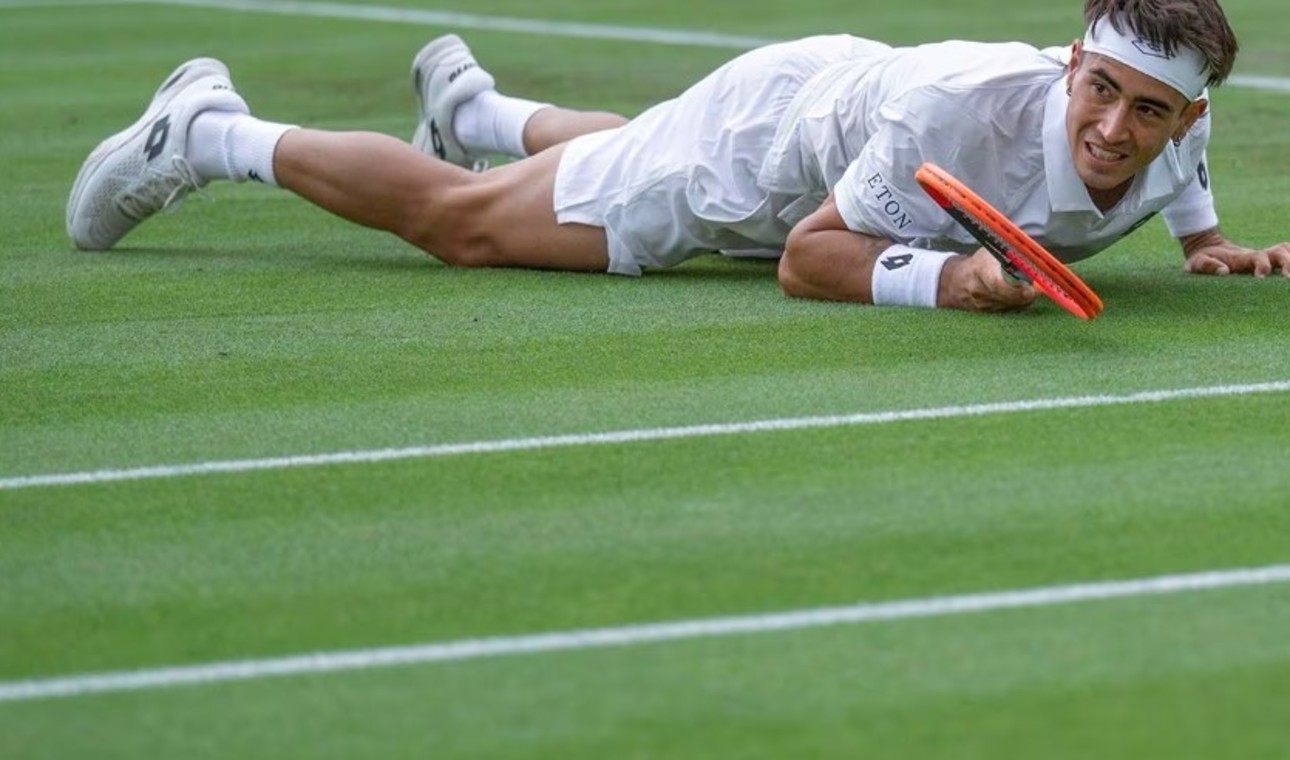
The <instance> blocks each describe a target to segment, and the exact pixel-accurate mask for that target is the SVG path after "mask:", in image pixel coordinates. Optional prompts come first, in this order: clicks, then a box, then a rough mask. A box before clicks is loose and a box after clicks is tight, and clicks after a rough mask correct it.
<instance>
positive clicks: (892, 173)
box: [833, 109, 955, 245]
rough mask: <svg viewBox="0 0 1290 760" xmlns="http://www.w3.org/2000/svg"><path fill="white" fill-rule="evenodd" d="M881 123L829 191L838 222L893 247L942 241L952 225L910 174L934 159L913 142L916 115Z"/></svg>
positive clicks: (899, 116)
mask: <svg viewBox="0 0 1290 760" xmlns="http://www.w3.org/2000/svg"><path fill="white" fill-rule="evenodd" d="M903 111H904V113H902V114H899V115H894V118H885V119H884V120H883V123H882V125H881V126H880V128H879V129H878V130H877V131H876V132H875V133H874V135H873V136H872V137H871V138H870V139H869V140H868V141H867V142H866V143H865V145H864V147H863V148H861V150H860V154H859V155H858V156H857V157H856V158H855V160H853V161H852V162H851V163H850V165H848V166H847V170H846V172H845V173H844V174H843V175H842V178H841V179H840V180H839V181H838V183H837V184H836V185H835V186H834V187H833V197H834V201H835V202H836V203H837V206H838V212H839V213H840V214H841V216H842V220H843V221H844V222H846V225H847V227H848V228H849V229H851V230H852V231H853V232H860V233H863V234H866V235H873V236H875V237H881V238H885V239H887V240H891V241H893V242H896V243H903V244H915V245H916V244H917V241H919V240H927V239H934V238H941V237H945V236H946V234H947V233H948V232H949V231H950V228H952V227H954V226H955V225H954V223H953V220H952V219H950V217H949V216H948V215H947V214H946V213H945V212H944V210H942V209H941V208H940V207H939V206H937V205H936V203H935V202H934V201H933V200H932V199H931V198H930V197H929V196H928V195H927V194H926V193H925V192H923V189H922V187H921V186H919V184H918V181H917V180H916V179H914V174H915V173H916V172H917V171H918V167H919V166H921V165H922V164H923V162H924V161H927V160H934V158H935V157H934V156H927V155H925V153H924V149H923V147H922V144H923V143H925V142H926V140H919V139H917V138H916V131H917V129H918V125H917V123H915V122H913V121H911V120H910V119H909V118H907V116H906V115H907V114H909V113H918V110H916V109H915V110H912V111H911V110H910V109H903Z"/></svg>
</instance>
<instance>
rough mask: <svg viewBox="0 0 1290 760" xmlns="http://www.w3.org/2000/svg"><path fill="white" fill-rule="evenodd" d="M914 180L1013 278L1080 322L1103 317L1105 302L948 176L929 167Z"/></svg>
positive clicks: (980, 199)
mask: <svg viewBox="0 0 1290 760" xmlns="http://www.w3.org/2000/svg"><path fill="white" fill-rule="evenodd" d="M914 178H915V179H917V180H918V184H920V185H922V187H923V190H924V191H925V192H926V193H927V194H928V195H929V196H931V198H932V200H934V201H936V205H938V206H940V207H941V208H943V209H945V212H946V213H947V214H949V215H950V216H951V217H953V218H954V221H956V222H958V223H959V224H960V225H962V226H963V229H965V230H967V231H968V232H970V233H971V234H972V237H974V238H976V239H977V242H979V243H980V244H981V246H982V247H983V248H985V249H986V250H987V251H989V252H990V253H992V254H994V257H995V258H996V259H998V260H999V263H1000V264H1001V265H1002V266H1003V270H1004V271H1005V272H1007V273H1008V274H1009V275H1011V276H1012V277H1015V278H1017V279H1025V280H1028V281H1029V282H1031V283H1032V284H1033V285H1034V286H1035V287H1036V288H1037V289H1038V290H1039V292H1040V293H1043V294H1044V295H1046V296H1048V297H1049V298H1051V299H1053V300H1054V301H1056V302H1057V303H1058V305H1060V306H1061V307H1062V308H1064V309H1066V311H1069V312H1070V313H1071V314H1074V315H1075V316H1077V317H1079V318H1080V319H1093V318H1095V317H1096V316H1097V315H1098V314H1101V313H1102V299H1100V298H1098V297H1097V294H1096V293H1094V292H1093V289H1092V288H1090V287H1089V286H1088V285H1086V284H1084V281H1083V280H1081V279H1080V278H1079V276H1078V275H1076V274H1075V273H1074V272H1072V271H1071V270H1070V269H1068V268H1067V267H1066V265H1065V264H1063V263H1062V262H1061V261H1059V260H1058V259H1057V258H1056V257H1054V256H1053V255H1052V254H1051V253H1049V252H1048V251H1046V250H1044V247H1043V246H1042V245H1040V244H1039V243H1037V242H1035V240H1034V238H1032V237H1030V236H1029V235H1027V234H1026V233H1025V232H1022V230H1021V228H1020V227H1018V226H1017V225H1015V224H1013V223H1012V221H1010V220H1009V219H1008V217H1006V216H1004V215H1003V214H1000V213H999V212H998V211H996V210H995V209H994V207H993V206H991V205H990V204H989V203H986V202H985V200H983V199H982V198H981V196H979V195H977V194H976V193H974V192H972V191H971V190H969V189H968V188H967V186H966V185H964V184H963V183H962V182H959V181H958V180H957V179H955V178H954V177H953V176H951V175H950V173H949V172H947V171H945V170H944V169H942V168H940V167H939V166H936V165H935V164H931V163H924V164H923V165H922V166H921V167H919V169H918V172H917V173H915V174H914Z"/></svg>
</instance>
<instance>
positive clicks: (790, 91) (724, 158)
mask: <svg viewBox="0 0 1290 760" xmlns="http://www.w3.org/2000/svg"><path fill="white" fill-rule="evenodd" d="M873 44H874V43H871V42H868V41H867V40H861V39H859V38H856V37H850V36H846V35H832V36H824V37H810V38H807V39H803V40H798V41H796V42H788V43H782V44H777V45H771V46H768V47H764V48H759V49H757V50H754V51H751V52H749V53H745V54H744V55H741V56H739V57H738V58H736V59H734V60H733V61H731V62H729V63H727V64H726V65H724V66H722V67H721V68H719V69H717V70H716V71H715V72H713V73H712V74H710V75H708V76H707V77H705V78H704V79H703V80H702V81H700V82H699V83H698V84H696V85H694V86H693V87H691V88H690V89H689V90H686V91H685V92H684V93H682V94H681V95H680V96H679V97H677V98H676V99H674V100H670V101H667V102H665V103H661V104H659V105H657V106H654V107H653V108H651V109H649V110H648V111H646V112H645V113H643V114H641V115H640V116H638V117H637V118H636V119H633V120H632V121H631V122H630V123H629V124H627V125H625V126H623V127H619V128H618V129H613V130H607V131H604V132H596V133H593V134H589V135H584V136H582V137H579V138H576V139H574V140H573V141H571V142H570V143H569V144H568V146H567V147H566V148H565V151H564V155H563V156H561V158H560V166H559V168H558V170H557V172H556V178H555V214H556V219H557V221H559V222H560V223H561V224H567V223H577V224H587V225H592V226H596V227H603V228H604V230H605V233H606V235H607V237H608V240H609V271H610V272H613V273H616V274H625V275H639V274H640V273H641V270H642V269H647V268H662V267H669V266H674V265H676V264H679V263H681V262H682V261H685V260H686V259H689V258H692V257H694V256H696V255H699V254H702V253H707V252H711V251H716V250H732V251H733V250H750V249H763V250H765V249H769V250H771V251H782V250H783V246H784V241H785V239H786V238H787V236H788V231H789V229H790V225H789V224H788V223H787V222H785V221H783V220H782V219H780V218H779V214H780V212H781V211H783V208H782V207H783V206H784V205H785V204H786V203H788V202H791V201H793V200H795V198H793V197H787V198H782V197H776V196H772V195H771V194H769V193H767V192H766V191H764V190H763V189H762V188H761V187H760V186H759V185H758V182H757V177H758V173H759V172H760V171H761V168H762V163H763V161H764V160H765V158H766V156H767V155H768V153H769V152H770V149H771V144H772V142H773V140H774V138H775V133H776V130H777V128H778V127H779V124H780V120H781V117H783V115H784V114H785V112H787V111H788V110H789V105H790V103H792V101H793V97H794V95H796V94H797V92H798V91H799V90H800V89H801V87H802V85H803V84H804V83H805V82H806V81H807V80H808V79H810V78H811V76H812V75H814V74H815V73H816V72H818V71H820V70H821V69H823V68H824V67H826V66H828V65H830V64H833V63H837V62H840V61H843V60H846V59H848V58H850V57H852V56H853V55H854V54H855V51H856V50H857V49H858V48H865V47H866V46H872V45H873Z"/></svg>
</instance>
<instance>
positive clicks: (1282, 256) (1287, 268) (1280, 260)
mask: <svg viewBox="0 0 1290 760" xmlns="http://www.w3.org/2000/svg"><path fill="white" fill-rule="evenodd" d="M1268 258H1269V259H1270V260H1271V261H1272V269H1273V271H1276V270H1278V269H1280V270H1281V274H1282V275H1284V276H1286V277H1290V243H1282V244H1280V245H1278V246H1274V247H1273V248H1272V249H1270V251H1269V253H1268Z"/></svg>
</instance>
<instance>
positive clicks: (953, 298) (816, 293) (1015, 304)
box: [779, 196, 1037, 311]
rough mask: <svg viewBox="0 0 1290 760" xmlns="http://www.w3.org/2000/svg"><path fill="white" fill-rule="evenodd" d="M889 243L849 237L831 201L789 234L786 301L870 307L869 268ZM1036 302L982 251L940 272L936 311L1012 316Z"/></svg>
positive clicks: (782, 276) (783, 283)
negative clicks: (855, 303) (961, 311)
mask: <svg viewBox="0 0 1290 760" xmlns="http://www.w3.org/2000/svg"><path fill="white" fill-rule="evenodd" d="M891 245H892V242H891V241H890V240H885V239H882V238H876V237H872V236H869V235H862V234H860V233H857V232H852V231H851V230H850V229H848V228H847V226H846V223H845V222H843V221H842V215H841V214H839V213H838V208H837V205H836V204H835V203H834V202H833V198H832V196H830V197H829V198H828V199H827V200H826V201H825V202H824V204H823V205H822V206H820V208H819V209H818V210H816V211H815V212H814V213H813V214H811V215H810V216H808V217H806V218H805V219H803V220H802V221H801V222H799V223H798V224H797V226H796V227H794V228H793V230H792V232H790V233H789V236H788V242H787V244H786V245H785V247H784V256H783V257H782V258H781V259H780V260H779V284H780V287H781V288H783V290H784V293H785V295H788V296H790V297H793V298H811V299H816V300H821V301H854V302H857V303H868V304H871V303H873V290H872V283H873V268H874V262H875V261H877V259H878V256H879V255H881V253H882V252H883V251H884V250H886V249H887V248H888V247H889V246H891ZM1036 297H1037V293H1036V291H1035V289H1034V288H1033V287H1032V286H1031V285H1029V284H1026V283H1017V282H1013V281H1011V280H1010V279H1008V278H1007V277H1005V276H1004V274H1003V272H1002V270H1001V269H1000V268H999V265H998V263H997V262H996V261H995V260H994V257H992V256H991V255H990V254H989V253H988V252H987V251H985V250H979V251H977V252H976V253H975V254H973V255H971V256H954V257H953V258H951V259H950V260H949V261H948V262H947V263H946V264H945V268H944V269H942V270H941V279H940V284H939V290H938V292H937V297H936V305H937V306H938V307H939V308H953V309H964V310H967V311H1016V310H1018V309H1024V308H1025V307H1027V306H1029V305H1030V304H1031V303H1033V302H1034V300H1035V298H1036Z"/></svg>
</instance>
